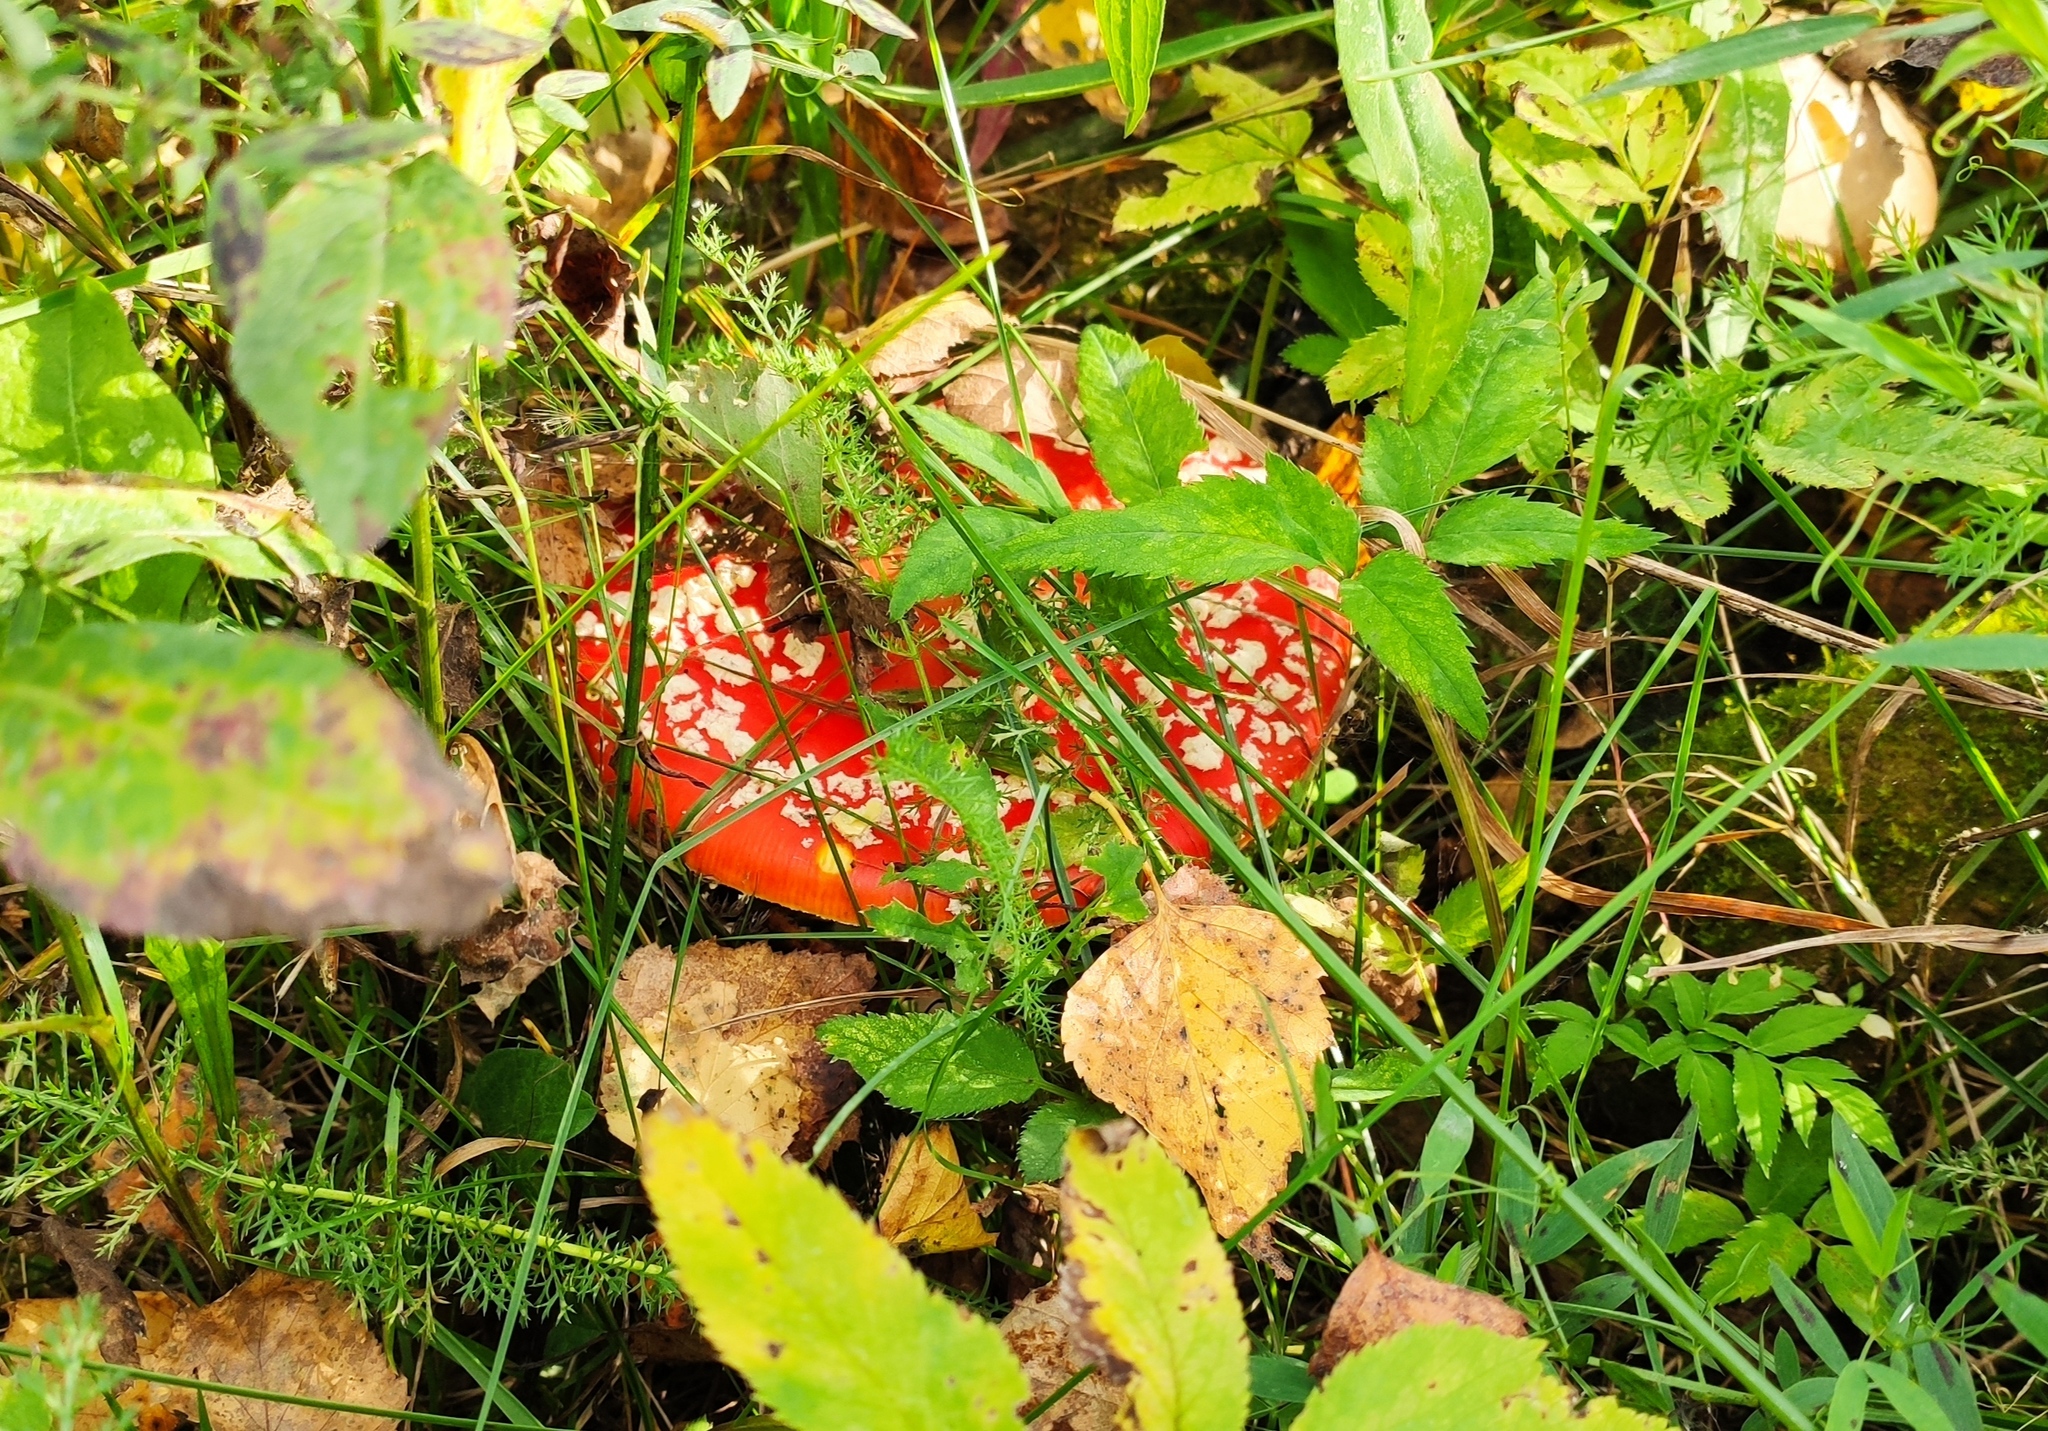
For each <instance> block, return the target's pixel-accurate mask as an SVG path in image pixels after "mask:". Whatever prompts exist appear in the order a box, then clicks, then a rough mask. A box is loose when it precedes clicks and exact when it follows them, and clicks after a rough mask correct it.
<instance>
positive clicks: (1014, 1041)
mask: <svg viewBox="0 0 2048 1431" xmlns="http://www.w3.org/2000/svg"><path fill="white" fill-rule="evenodd" d="M925 1040H930V1042H926V1043H924V1047H922V1048H919V1049H918V1050H917V1052H915V1053H912V1054H910V1057H909V1058H908V1059H907V1060H906V1061H905V1062H904V1063H903V1064H902V1065H901V1066H900V1067H898V1068H897V1069H895V1070H894V1071H893V1072H891V1073H890V1074H888V1075H887V1076H886V1077H884V1078H883V1079H882V1081H881V1083H880V1084H879V1085H877V1088H878V1091H879V1092H880V1093H881V1095H882V1096H883V1097H884V1098H886V1099H888V1100H889V1101H890V1102H891V1103H893V1104H895V1105H896V1106H897V1107H898V1108H907V1109H909V1110H910V1111H911V1112H913V1113H915V1114H917V1115H918V1116H920V1117H923V1118H959V1117H964V1116H965V1115H967V1114H969V1113H981V1112H984V1111H986V1110H987V1109H990V1108H1000V1107H1002V1106H1003V1105H1004V1104H1006V1103H1022V1102H1023V1101H1024V1100H1025V1099H1027V1098H1029V1097H1031V1095H1032V1094H1034V1093H1036V1092H1038V1091H1039V1090H1040V1089H1041V1088H1043V1087H1044V1086H1045V1084H1044V1081H1043V1080H1042V1079H1041V1078H1040V1077H1039V1074H1038V1060H1037V1059H1036V1058H1035V1057H1033V1056H1032V1053H1031V1048H1030V1045H1028V1044H1026V1043H1025V1042H1024V1040H1023V1039H1022V1038H1020V1037H1019V1036H1018V1035H1017V1033H1016V1032H1015V1031H1014V1030H1012V1029H1010V1028H1009V1027H1008V1026H1007V1025H1004V1024H1000V1023H997V1022H996V1021H995V1020H994V1019H992V1018H988V1017H985V1016H984V1017H975V1018H967V1019H963V1018H962V1017H960V1015H958V1014H953V1013H946V1012H943V1011H942V1012H938V1013H930V1014H847V1015H843V1016H842V1017H840V1018H836V1019H827V1020H826V1021H825V1022H824V1023H822V1024H820V1025H819V1026H818V1041H819V1042H820V1043H822V1044H823V1045H824V1046H825V1050H826V1052H828V1053H830V1054H831V1055H832V1056H833V1057H834V1058H840V1059H844V1060H846V1062H848V1063H850V1064H852V1065H853V1069H854V1072H856V1073H858V1074H859V1075H860V1076H861V1077H862V1078H864V1079H871V1078H874V1077H875V1076H876V1075H877V1074H880V1073H881V1072H882V1070H883V1069H885V1068H887V1067H888V1066H889V1065H890V1063H892V1062H894V1061H895V1060H896V1059H897V1058H900V1057H902V1056H903V1055H904V1054H905V1053H908V1052H909V1051H910V1050H911V1049H913V1048H916V1047H917V1045H918V1044H919V1043H920V1042H924V1041H925Z"/></svg>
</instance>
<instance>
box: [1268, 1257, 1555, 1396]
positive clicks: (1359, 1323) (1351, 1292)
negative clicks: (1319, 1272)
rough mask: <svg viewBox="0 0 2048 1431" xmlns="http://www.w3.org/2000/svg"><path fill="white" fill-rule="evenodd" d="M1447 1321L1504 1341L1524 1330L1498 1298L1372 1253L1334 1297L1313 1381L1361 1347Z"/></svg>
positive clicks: (1518, 1318)
mask: <svg viewBox="0 0 2048 1431" xmlns="http://www.w3.org/2000/svg"><path fill="white" fill-rule="evenodd" d="M1446 1322H1455V1323H1458V1324H1460V1325H1462V1326H1467V1327H1484V1328H1485V1329H1486V1330H1487V1331H1490V1332H1498V1333H1500V1334H1501V1335H1502V1336H1504V1337H1519V1336H1521V1335H1522V1334H1523V1333H1524V1332H1526V1331H1527V1330H1528V1326H1527V1324H1526V1323H1525V1322H1524V1321H1523V1320H1522V1314H1521V1313H1520V1312H1517V1311H1516V1310H1515V1309H1514V1308H1513V1307H1510V1306H1509V1305H1508V1304H1507V1303H1506V1302H1503V1301H1502V1300H1501V1299H1500V1298H1498V1297H1494V1296H1489V1295H1488V1294H1486V1293H1485V1292H1475V1291H1473V1290H1472V1289H1471V1288H1469V1287H1458V1286H1454V1285H1452V1284H1451V1283H1449V1282H1439V1281H1437V1279H1436V1278H1434V1277H1432V1276H1430V1275H1429V1274H1428V1273H1427V1272H1417V1271H1415V1270H1414V1269H1413V1268H1411V1267H1403V1266H1402V1265H1401V1264H1400V1263H1398V1262H1396V1261H1395V1260H1394V1259H1393V1258H1391V1257H1389V1256H1387V1255H1386V1254H1385V1253H1383V1252H1381V1251H1379V1250H1378V1249H1377V1248H1375V1249H1374V1250H1372V1251H1370V1252H1368V1253H1366V1254H1365V1260H1364V1261H1362V1262H1360V1263H1359V1264H1358V1266H1356V1267H1355V1268H1353V1269H1352V1271H1351V1275H1350V1276H1349V1277H1347V1278H1345V1279H1344V1289H1343V1290H1342V1291H1341V1292H1339V1293H1338V1294H1337V1303H1336V1305H1335V1306H1333V1307H1331V1308H1330V1320H1329V1323H1328V1325H1326V1326H1325V1327H1324V1329H1323V1344H1322V1346H1320V1347H1319V1348H1317V1350H1316V1354H1315V1359H1314V1360H1312V1361H1311V1362H1310V1363H1309V1368H1308V1369H1309V1371H1310V1373H1311V1374H1313V1375H1315V1376H1318V1377H1321V1376H1327V1375H1328V1374H1329V1372H1330V1369H1331V1368H1332V1367H1334V1366H1335V1365H1336V1364H1337V1363H1338V1362H1340V1361H1342V1360H1343V1359H1344V1358H1345V1357H1347V1356H1349V1355H1350V1354H1351V1353H1353V1352H1355V1351H1357V1350H1358V1349H1359V1348H1360V1347H1364V1346H1371V1345H1372V1344H1373V1343H1374V1342H1382V1341H1385V1340H1386V1339H1387V1338H1388V1337H1391V1336H1392V1335H1394V1333H1396V1332H1399V1331H1403V1330H1406V1329H1407V1328H1409V1327H1424V1326H1437V1325H1440V1324H1443V1323H1446Z"/></svg>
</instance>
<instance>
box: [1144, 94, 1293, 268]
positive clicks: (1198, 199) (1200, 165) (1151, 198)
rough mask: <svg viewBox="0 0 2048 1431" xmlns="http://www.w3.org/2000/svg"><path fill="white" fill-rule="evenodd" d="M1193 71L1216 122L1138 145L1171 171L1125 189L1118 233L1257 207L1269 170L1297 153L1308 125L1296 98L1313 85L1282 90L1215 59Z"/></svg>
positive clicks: (1269, 182) (1263, 195)
mask: <svg viewBox="0 0 2048 1431" xmlns="http://www.w3.org/2000/svg"><path fill="white" fill-rule="evenodd" d="M1192 78H1193V80H1194V85H1195V88H1196V89H1197V90H1198V91H1200V92H1201V93H1202V94H1205V95H1207V96H1209V97H1210V98H1211V99H1213V100H1215V101H1216V104H1215V107H1214V109H1213V110H1211V112H1210V118H1211V120H1213V121H1214V122H1215V123H1216V124H1217V125H1219V126H1220V127H1219V128H1216V129H1213V130H1208V131H1205V132H1203V133H1200V134H1192V135H1189V136H1188V137H1186V138H1185V139H1173V140H1168V141H1167V142H1166V143H1164V144H1160V145H1156V146H1154V147H1153V148H1151V149H1149V150H1147V151H1146V152H1145V157H1146V158H1147V159H1154V160H1157V161H1159V162H1160V163H1163V164H1170V165H1172V166H1173V171H1172V172H1171V173H1169V174H1168V175H1167V176H1166V190H1165V192H1164V193H1161V194H1157V195H1142V194H1137V195H1132V196H1131V197H1130V198H1127V199H1125V200H1124V201H1123V202H1122V203H1121V204H1119V205H1117V210H1116V218H1115V220H1114V222H1113V225H1112V227H1113V228H1114V229H1115V230H1116V231H1117V232H1118V233H1123V232H1126V231H1128V230H1131V229H1157V228H1165V227H1167V226H1168V225H1170V224H1183V223H1186V222H1188V220H1190V219H1196V218H1200V217H1202V216H1203V215H1204V214H1217V213H1222V212H1224V211H1226V210H1229V209H1247V208H1256V207H1257V206H1258V205H1260V204H1262V203H1264V202H1265V198H1266V192H1267V190H1268V188H1270V187H1271V185H1272V182H1273V178H1274V176H1275V175H1276V174H1278V173H1279V172H1280V171H1281V170H1282V169H1286V168H1288V167H1290V166H1292V165H1293V164H1294V163H1295V162H1296V161H1298V160H1299V159H1300V158H1301V151H1302V146H1304V145H1305V144H1307V143H1308V140H1309V135H1310V133H1311V132H1312V130H1313V127H1314V122H1313V121H1312V120H1311V119H1310V118H1309V116H1308V115H1307V114H1305V113H1303V112H1302V110H1301V106H1303V105H1306V104H1307V103H1308V101H1309V100H1310V99H1311V98H1313V97H1314V96H1313V87H1309V88H1305V89H1302V90H1297V91H1296V92H1295V93H1293V94H1290V95H1282V94H1280V93H1279V92H1278V91H1275V90H1270V89H1267V88H1266V87H1265V86H1264V85H1262V84H1260V83H1259V82H1258V81H1256V80H1254V79H1251V78H1249V77H1247V76H1245V75H1241V74H1238V73H1236V72H1235V71H1233V70H1228V69H1224V68H1223V67H1221V66H1219V65H1198V66H1196V67H1195V70H1194V72H1193V76H1192ZM1139 108H1142V106H1139ZM1246 115H1252V116H1255V117H1252V118H1244V116H1246ZM1133 117H1134V118H1135V115H1134V116H1133ZM1237 121H1241V122H1237Z"/></svg>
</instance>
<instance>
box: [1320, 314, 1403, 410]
mask: <svg viewBox="0 0 2048 1431" xmlns="http://www.w3.org/2000/svg"><path fill="white" fill-rule="evenodd" d="M1407 362H1408V330H1407V329H1405V328H1403V327H1402V326H1401V325H1400V324H1398V323H1389V324H1388V325H1387V326H1386V327H1384V328H1375V329H1373V331H1372V332H1370V333H1367V334H1366V335H1365V336H1364V337H1363V338H1354V339H1352V340H1351V342H1350V343H1348V344H1347V345H1346V346H1345V348H1344V354H1343V356H1342V357H1340V358H1338V359H1337V361H1336V362H1335V363H1334V364H1332V365H1331V367H1330V370H1329V371H1328V372H1326V373H1324V374H1323V383H1324V385H1325V386H1327V387H1328V388H1329V390H1330V400H1331V401H1332V402H1356V401H1358V400H1359V399H1360V398H1369V397H1376V396H1378V395H1379V394H1380V393H1383V392H1385V391H1386V390H1387V389H1388V388H1391V387H1398V386H1399V385H1400V382H1401V373H1402V370H1403V369H1404V368H1405V367H1406V366H1407Z"/></svg>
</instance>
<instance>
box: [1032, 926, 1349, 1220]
mask: <svg viewBox="0 0 2048 1431" xmlns="http://www.w3.org/2000/svg"><path fill="white" fill-rule="evenodd" d="M1060 1037H1061V1041H1062V1043H1063V1045H1064V1047H1065V1051H1066V1055H1067V1060H1068V1062H1070V1063H1072V1064H1073V1065H1074V1068H1075V1071H1076V1072H1078V1073H1079V1074H1080V1075H1081V1080H1082V1081H1083V1082H1084V1083H1086V1084H1087V1085H1088V1088H1089V1090H1090V1091H1091V1092H1093V1093H1094V1094H1095V1095H1096V1096H1097V1097H1099V1098H1101V1099H1103V1100H1105V1101H1106V1102H1109V1103H1113V1104H1115V1105H1116V1106H1117V1107H1118V1108H1119V1109H1121V1110H1122V1111H1123V1112H1125V1113H1128V1114H1129V1115H1130V1116H1131V1117H1133V1118H1136V1119H1137V1120H1138V1121H1139V1122H1140V1123H1142V1124H1143V1125H1144V1126H1145V1129H1146V1131H1147V1132H1149V1133H1151V1135H1152V1136H1153V1137H1154V1138H1156V1139H1158V1141H1159V1145H1160V1146H1161V1147H1162V1148H1164V1149H1165V1150H1166V1152H1167V1153H1168V1155H1170V1156H1171V1157H1172V1158H1173V1160H1174V1161H1175V1162H1176V1163H1178V1164H1179V1165H1180V1166H1181V1167H1182V1168H1184V1169H1186V1170H1187V1173H1188V1175H1189V1176H1190V1177H1192V1178H1193V1179H1194V1180H1195V1185H1196V1186H1197V1187H1198V1188H1200V1189H1201V1191H1202V1196H1203V1198H1204V1199H1205V1200H1206V1201H1207V1202H1208V1205H1209V1216H1210V1219H1211V1220H1212V1221H1213V1222H1214V1223H1215V1225H1216V1230H1217V1231H1218V1232H1221V1233H1223V1234H1224V1235H1226V1236H1228V1235H1229V1234H1231V1233H1234V1232H1236V1231H1237V1230H1238V1229H1239V1228H1241V1227H1243V1226H1244V1225H1245V1224H1246V1223H1247V1222H1248V1221H1250V1219H1251V1217H1252V1214H1254V1213H1255V1212H1257V1211H1258V1210H1259V1209H1260V1208H1261V1207H1263V1206H1264V1205H1265V1204H1266V1203H1267V1201H1269V1200H1270V1199H1271V1198H1272V1197H1273V1195H1274V1194H1276V1193H1278V1192H1279V1191H1280V1190H1281V1189H1282V1188H1283V1187H1285V1186H1286V1185H1287V1161H1288V1159H1289V1158H1291V1157H1293V1156H1294V1154H1295V1153H1296V1152H1297V1151H1299V1150H1300V1148H1301V1129H1302V1124H1301V1119H1302V1115H1303V1112H1304V1111H1305V1110H1306V1109H1307V1108H1308V1107H1309V1106H1310V1105H1311V1104H1312V1102H1313V1096H1314V1095H1313V1086H1314V1082H1315V1079H1314V1066H1315V1061H1316V1060H1317V1059H1318V1058H1320V1057H1321V1056H1322V1055H1323V1052H1324V1051H1325V1050H1326V1049H1328V1048H1329V1047H1330V1045H1331V1043H1332V1042H1333V1041H1334V1039H1333V1036H1332V1034H1331V1031H1330V1018H1329V1015H1328V1014H1327V1013H1326V1012H1325V1011H1324V1009H1323V998H1322V988H1321V983H1320V972H1319V970H1318V969H1317V966H1316V962H1315V960H1314V959H1313V958H1312V957H1311V956H1310V954H1309V952H1308V950H1307V948H1306V947H1304V946H1303V945H1302V943H1301V941H1299V940H1298V939H1296V938H1295V937H1294V936H1293V935H1292V934H1290V933H1288V932H1287V929H1286V927H1285V926H1284V925H1282V924H1281V923H1280V921H1279V920H1278V919H1276V918H1274V917H1273V916H1272V915H1271V914H1268V913H1266V912H1265V911H1264V910H1259V909H1249V908H1246V907H1245V906H1243V905H1205V906H1201V907H1196V908H1186V909H1179V908H1175V907H1174V906H1173V905H1172V904H1171V903H1170V902H1168V901H1166V900H1164V899H1162V900H1161V901H1160V905H1159V913H1158V914H1156V915H1154V916H1153V917H1152V918H1151V919H1150V920H1148V921H1147V922H1146V923H1144V924H1142V925H1140V926H1139V927H1138V928H1137V929H1135V930H1133V931H1132V932H1131V933H1130V934H1128V935H1126V936H1125V937H1124V938H1123V939H1121V940H1119V941H1118V942H1117V943H1116V944H1114V945H1112V946H1111V947H1110V949H1109V952H1108V953H1106V954H1104V955H1103V956H1102V957H1101V958H1100V959H1098V960H1096V962H1095V964H1094V965H1093V967H1091V968H1090V969H1089V970H1088V972H1087V973H1085V974H1083V975H1082V976H1081V977H1080V979H1078V980H1077V981H1076V982H1075V984H1074V987H1073V989H1072V991H1071V992H1069V993H1068V995H1067V1003H1066V1010H1065V1013H1064V1014H1063V1016H1062V1018H1061V1021H1060ZM1261 1231H1263V1229H1262V1230H1261ZM1253 1247H1254V1250H1259V1244H1258V1242H1257V1241H1256V1239H1255V1240H1254V1242H1253Z"/></svg>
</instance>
